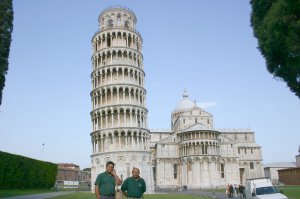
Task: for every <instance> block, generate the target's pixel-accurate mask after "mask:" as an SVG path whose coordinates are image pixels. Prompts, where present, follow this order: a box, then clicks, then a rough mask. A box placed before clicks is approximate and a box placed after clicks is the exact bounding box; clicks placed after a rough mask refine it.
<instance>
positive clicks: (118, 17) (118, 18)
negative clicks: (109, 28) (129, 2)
mask: <svg viewBox="0 0 300 199" xmlns="http://www.w3.org/2000/svg"><path fill="white" fill-rule="evenodd" d="M120 20H121V14H120V13H118V15H117V21H120Z"/></svg>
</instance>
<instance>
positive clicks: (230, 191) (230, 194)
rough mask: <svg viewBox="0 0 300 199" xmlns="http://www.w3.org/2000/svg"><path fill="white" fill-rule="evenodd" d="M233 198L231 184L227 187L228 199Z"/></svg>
mask: <svg viewBox="0 0 300 199" xmlns="http://www.w3.org/2000/svg"><path fill="white" fill-rule="evenodd" d="M232 197H233V186H232V184H231V185H230V186H229V198H232Z"/></svg>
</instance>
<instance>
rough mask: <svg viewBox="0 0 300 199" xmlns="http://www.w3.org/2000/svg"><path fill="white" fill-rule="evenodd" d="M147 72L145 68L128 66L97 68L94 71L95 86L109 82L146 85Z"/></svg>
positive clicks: (93, 82) (93, 81)
mask: <svg viewBox="0 0 300 199" xmlns="http://www.w3.org/2000/svg"><path fill="white" fill-rule="evenodd" d="M144 78H145V73H144V71H143V70H140V69H136V68H132V67H126V66H114V67H107V68H102V69H99V70H96V71H94V72H93V73H92V84H93V88H97V87H98V86H104V85H108V84H114V83H117V84H120V83H123V84H134V85H138V86H141V87H143V86H144Z"/></svg>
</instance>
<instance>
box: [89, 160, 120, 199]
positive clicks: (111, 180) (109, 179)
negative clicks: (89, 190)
mask: <svg viewBox="0 0 300 199" xmlns="http://www.w3.org/2000/svg"><path fill="white" fill-rule="evenodd" d="M114 167H115V163H113V162H112V161H108V162H107V163H106V171H105V172H103V173H100V174H99V175H98V176H97V179H96V181H95V194H96V198H97V199H114V198H115V186H116V184H117V185H121V184H122V180H121V179H120V178H119V177H118V176H117V174H116V170H115V169H114Z"/></svg>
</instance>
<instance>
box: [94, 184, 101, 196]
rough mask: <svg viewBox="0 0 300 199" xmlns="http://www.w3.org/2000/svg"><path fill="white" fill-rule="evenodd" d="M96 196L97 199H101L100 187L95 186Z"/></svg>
mask: <svg viewBox="0 0 300 199" xmlns="http://www.w3.org/2000/svg"><path fill="white" fill-rule="evenodd" d="M95 195H96V198H97V199H100V190H99V185H95Z"/></svg>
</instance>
